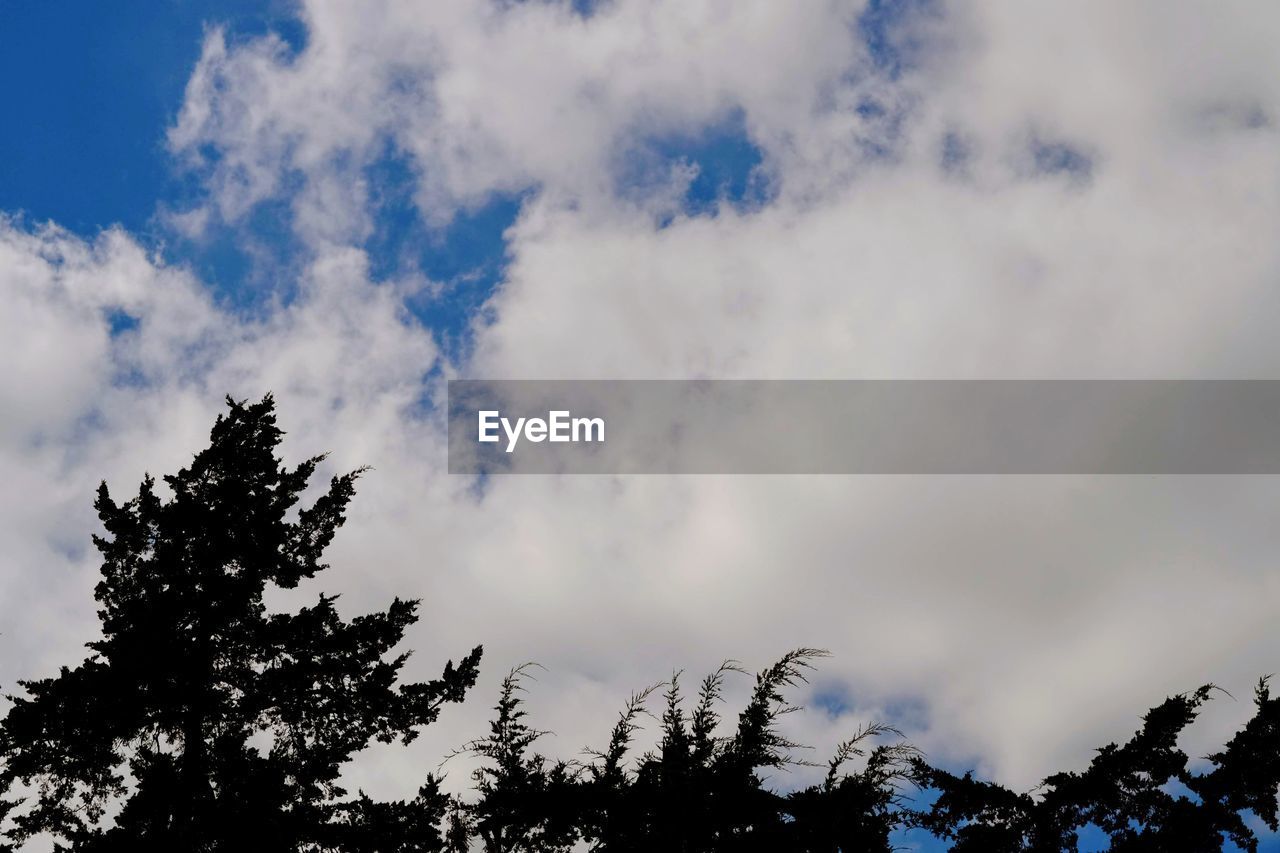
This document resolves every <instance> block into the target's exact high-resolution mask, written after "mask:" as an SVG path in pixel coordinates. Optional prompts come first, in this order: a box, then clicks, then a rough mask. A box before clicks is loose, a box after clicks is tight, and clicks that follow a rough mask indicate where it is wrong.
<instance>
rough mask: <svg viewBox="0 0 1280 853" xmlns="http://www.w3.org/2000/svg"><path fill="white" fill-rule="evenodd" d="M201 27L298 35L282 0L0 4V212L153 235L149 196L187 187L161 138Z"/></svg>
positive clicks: (89, 229)
mask: <svg viewBox="0 0 1280 853" xmlns="http://www.w3.org/2000/svg"><path fill="white" fill-rule="evenodd" d="M210 23H217V24H221V25H223V26H224V27H225V28H226V30H227V32H228V35H229V37H230V38H232V39H233V40H234V39H237V38H249V37H252V36H256V35H261V34H263V33H265V32H267V31H271V32H275V33H277V34H278V35H279V36H280V37H281V38H282V39H284V40H285V41H286V43H288V44H289V45H290V46H291V47H292V48H293V49H295V50H296V49H300V48H301V47H302V46H303V41H304V38H305V31H304V28H303V25H302V24H301V22H300V21H298V20H297V18H296V15H295V10H294V9H293V7H292V5H291V4H289V3H286V2H283V0H269V2H265V3H264V2H261V0H163V2H156V3H100V2H95V0H74V2H59V3H40V2H9V3H0V79H3V80H5V81H6V83H7V85H5V86H4V87H2V88H0V115H3V116H4V117H5V124H6V128H5V131H6V132H5V133H3V134H0V210H4V211H7V212H11V213H12V212H18V211H21V212H22V213H23V214H24V215H25V217H26V219H27V220H28V221H32V222H44V221H49V220H52V221H55V222H57V223H59V224H60V225H62V226H64V227H66V228H69V229H71V230H73V231H75V232H77V233H81V234H86V235H90V234H94V233H97V231H99V230H100V229H102V228H104V227H107V226H109V225H112V224H115V223H119V224H121V225H123V226H124V227H126V228H128V229H129V230H130V231H132V232H134V233H139V234H148V233H152V232H153V231H154V227H155V220H154V214H155V212H156V205H157V202H161V201H166V200H170V199H173V198H175V197H179V196H181V195H182V194H183V193H184V192H185V191H186V190H185V188H184V185H183V183H184V182H183V180H182V179H181V178H180V177H178V176H176V175H175V172H174V170H173V169H172V164H171V162H170V159H169V157H168V155H167V153H166V151H165V147H164V146H165V142H164V137H165V130H166V129H167V127H168V126H169V125H170V124H171V123H172V121H173V118H174V117H175V115H176V114H177V110H178V108H179V106H180V105H181V103H182V93H183V89H184V87H185V86H186V83H187V79H188V78H189V77H190V74H191V70H192V68H193V67H194V66H195V63H196V60H197V59H198V58H199V55H200V46H201V41H202V38H203V34H204V32H205V28H206V26H207V25H208V24H210Z"/></svg>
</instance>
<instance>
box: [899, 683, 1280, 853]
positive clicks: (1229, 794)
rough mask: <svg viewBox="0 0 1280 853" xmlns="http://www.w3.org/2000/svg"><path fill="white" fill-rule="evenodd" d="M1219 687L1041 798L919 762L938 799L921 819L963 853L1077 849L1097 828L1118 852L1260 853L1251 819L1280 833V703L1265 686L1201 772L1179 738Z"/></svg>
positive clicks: (1106, 750)
mask: <svg viewBox="0 0 1280 853" xmlns="http://www.w3.org/2000/svg"><path fill="white" fill-rule="evenodd" d="M1212 690H1213V688H1212V687H1211V686H1205V687H1201V688H1200V689H1199V690H1197V691H1195V692H1194V693H1187V694H1180V695H1178V696H1173V697H1170V698H1169V699H1166V700H1165V701H1164V702H1163V703H1161V704H1160V705H1158V706H1157V707H1155V708H1153V709H1152V710H1151V711H1150V712H1149V713H1148V714H1147V715H1146V717H1144V719H1143V726H1142V728H1141V729H1140V730H1139V731H1138V732H1137V734H1135V735H1134V737H1133V738H1132V739H1131V740H1129V741H1128V742H1127V743H1125V744H1124V745H1121V746H1118V745H1116V744H1114V743H1113V744H1109V745H1107V746H1104V747H1102V748H1101V749H1099V750H1098V754H1097V756H1096V757H1095V758H1094V759H1093V761H1092V763H1091V764H1090V765H1089V767H1088V768H1087V769H1086V770H1084V771H1083V772H1080V773H1056V774H1054V775H1052V776H1050V777H1048V778H1047V779H1045V781H1044V783H1043V785H1042V786H1041V788H1042V793H1040V794H1039V795H1038V796H1033V795H1032V794H1028V793H1018V792H1014V791H1010V790H1008V789H1006V788H1003V787H1001V786H999V785H995V784H992V783H989V782H982V781H979V780H976V779H974V778H973V776H972V775H971V774H966V775H964V776H955V775H953V774H951V773H948V772H946V771H943V770H938V769H935V768H932V767H929V766H928V765H926V764H924V763H923V762H917V772H918V777H919V779H920V781H921V782H922V783H923V784H925V785H928V786H929V787H932V788H935V789H937V791H938V793H939V796H938V799H937V800H936V801H935V802H934V804H933V806H932V807H931V808H930V809H929V810H927V811H925V812H922V813H920V814H919V815H918V817H917V823H918V825H919V826H921V827H923V828H925V829H927V830H929V831H930V832H932V833H934V834H935V835H937V836H939V837H941V838H944V839H948V840H951V841H953V842H954V844H953V846H952V848H951V849H952V850H955V851H983V853H1004V851H1010V853H1012V851H1019V853H1021V851H1037V853H1038V851H1046V853H1047V851H1053V852H1054V853H1057V851H1062V850H1075V849H1076V846H1077V833H1078V832H1079V831H1080V830H1082V829H1084V828H1085V827H1088V826H1092V827H1096V828H1097V829H1098V830H1101V831H1102V832H1103V833H1105V834H1106V835H1107V836H1108V837H1109V838H1110V842H1111V843H1110V847H1109V849H1110V850H1112V851H1116V853H1148V851H1149V853H1163V851H1171V850H1176V851H1186V853H1209V851H1219V850H1221V849H1222V847H1223V842H1224V839H1229V840H1230V841H1231V842H1232V843H1234V844H1235V845H1236V846H1237V847H1239V848H1241V849H1243V850H1248V851H1256V850H1257V849H1258V840H1257V837H1256V834H1255V833H1254V831H1253V829H1252V828H1251V827H1250V826H1249V824H1248V822H1247V821H1246V819H1245V817H1246V815H1248V814H1252V815H1253V816H1255V817H1256V818H1258V819H1260V820H1261V821H1262V822H1263V823H1265V824H1266V825H1267V826H1268V827H1270V828H1271V830H1272V831H1273V832H1274V831H1276V830H1277V829H1280V811H1278V808H1280V806H1278V804H1277V800H1276V794H1277V790H1280V697H1278V698H1273V697H1272V696H1271V692H1270V690H1269V689H1268V686H1267V682H1266V680H1265V679H1264V680H1262V681H1261V682H1259V684H1258V688H1257V691H1256V694H1255V697H1254V703H1255V712H1254V715H1253V717H1252V719H1250V720H1249V722H1248V723H1246V724H1245V726H1244V728H1242V729H1241V730H1240V731H1239V732H1237V733H1236V735H1235V736H1234V737H1233V738H1232V739H1231V740H1230V741H1229V742H1228V743H1227V745H1226V747H1225V748H1224V749H1223V750H1222V751H1220V752H1216V753H1214V754H1212V755H1209V756H1207V757H1206V764H1207V769H1205V770H1204V771H1203V772H1195V770H1194V769H1193V767H1192V763H1191V761H1190V759H1189V757H1188V756H1187V754H1186V753H1185V752H1183V751H1182V750H1181V749H1179V748H1178V744H1177V741H1178V736H1179V735H1180V734H1181V733H1182V731H1183V730H1184V729H1185V728H1186V727H1187V726H1188V725H1190V724H1191V722H1192V721H1194V720H1195V718H1196V715H1197V713H1198V712H1199V710H1200V706H1201V705H1203V704H1204V703H1205V701H1206V700H1207V699H1208V698H1209V696H1210V693H1211V692H1212Z"/></svg>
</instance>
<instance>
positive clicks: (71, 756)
mask: <svg viewBox="0 0 1280 853" xmlns="http://www.w3.org/2000/svg"><path fill="white" fill-rule="evenodd" d="M228 404H229V411H228V412H227V413H226V414H225V415H223V416H220V417H219V418H218V420H217V422H216V423H215V425H214V427H213V430H212V433H211V435H210V444H209V446H208V447H207V448H206V449H205V450H203V451H201V452H200V453H199V454H197V455H196V457H195V459H194V460H193V461H192V463H191V465H190V466H189V467H187V468H184V469H182V470H181V471H179V472H178V473H177V474H174V475H172V476H167V477H165V478H164V483H165V485H166V486H167V487H168V491H169V492H170V493H171V497H169V498H167V499H166V498H164V497H162V496H161V495H160V494H159V493H158V491H157V487H156V483H155V481H154V480H153V479H152V478H150V477H147V478H146V479H144V480H143V482H142V485H141V488H140V489H139V491H138V494H137V496H136V497H134V498H133V499H131V500H129V501H126V502H124V503H117V502H116V501H115V500H114V499H113V498H112V497H111V495H110V494H109V493H108V490H107V487H106V485H105V484H103V485H102V486H100V487H99V490H98V497H97V501H96V503H95V507H96V508H97V511H98V516H99V518H100V519H101V520H102V525H103V527H104V528H105V530H106V535H105V536H101V537H97V536H95V537H94V543H95V545H97V548H98V550H99V551H100V552H101V554H102V579H101V581H100V582H99V584H98V586H97V590H96V597H97V600H98V602H99V605H100V609H99V611H98V614H99V617H100V619H101V623H102V638H101V639H100V640H98V641H96V642H93V643H90V650H91V654H90V656H89V657H88V658H87V659H86V660H85V661H84V662H83V663H81V664H80V665H79V666H77V667H75V668H74V669H67V668H64V669H63V670H62V671H61V672H60V673H59V674H58V675H57V676H55V677H52V678H46V679H42V680H38V681H29V682H23V683H22V687H23V689H24V690H25V695H20V696H15V697H10V699H11V700H12V702H13V706H12V708H11V710H10V711H9V713H8V715H7V717H6V718H5V719H4V721H3V724H2V728H0V734H2V736H3V743H4V747H5V751H6V754H7V767H6V770H5V773H4V782H5V783H7V784H6V787H8V788H9V789H10V790H11V791H15V792H19V793H20V794H21V793H25V794H26V799H27V801H26V802H25V803H23V804H22V806H21V807H19V808H16V809H13V810H12V812H11V814H10V819H11V821H12V823H13V828H12V830H11V832H10V833H9V836H10V840H11V841H13V842H17V843H21V842H22V841H24V840H26V839H28V838H30V837H31V836H33V835H35V834H37V833H50V834H52V835H53V836H54V837H56V838H58V839H60V840H61V841H60V844H61V845H62V846H60V848H59V849H64V850H75V851H95V853H96V851H116V850H119V851H186V850H193V851H194V850H200V851H223V850H238V851H243V850H262V851H303V850H306V851H324V850H344V851H345V850H352V851H427V850H438V849H440V848H441V846H442V844H443V841H442V839H441V837H440V833H439V830H438V823H439V819H440V816H441V814H442V810H443V808H444V806H445V804H446V802H447V800H446V798H445V797H444V796H443V795H442V794H440V793H439V792H438V790H437V789H436V786H435V783H434V780H431V779H430V778H428V780H427V784H425V785H424V786H423V788H422V790H421V791H420V792H419V795H418V796H417V797H416V798H415V799H414V800H412V801H409V802H399V803H379V802H374V801H372V800H370V799H369V798H367V797H365V796H364V795H363V794H361V795H358V796H356V797H354V798H353V797H350V796H349V795H348V793H347V792H346V791H344V790H343V789H342V788H341V787H340V786H339V785H338V783H337V779H338V776H339V772H340V769H341V767H342V765H343V764H344V763H345V762H347V761H348V759H350V758H351V757H352V756H353V755H354V754H355V753H356V752H358V751H359V750H361V749H362V748H364V747H365V746H366V745H368V744H369V743H370V742H371V741H374V740H377V741H381V742H387V743H389V742H392V741H396V740H400V741H403V742H406V743H407V742H409V741H411V740H413V739H414V737H415V736H416V735H417V733H418V730H419V729H420V727H422V726H425V725H427V724H428V723H430V722H432V721H433V720H434V719H435V718H436V716H437V715H438V714H439V712H440V708H441V706H442V705H443V704H444V703H446V702H457V701H460V700H461V699H462V698H463V695H464V693H465V692H466V690H467V689H468V688H469V687H470V686H472V685H473V684H474V682H475V679H476V673H477V667H478V663H479V657H480V649H479V648H476V649H474V650H473V651H471V652H470V653H469V654H468V655H466V656H465V657H464V658H463V659H462V660H461V662H460V663H459V664H458V665H457V666H456V667H455V666H454V665H453V663H452V662H450V663H449V664H448V665H446V666H445V668H444V671H443V673H442V674H441V676H440V677H439V678H438V679H435V680H432V681H429V682H426V683H404V684H402V683H399V672H400V669H401V667H402V666H403V664H404V662H405V660H406V658H407V654H396V655H393V654H392V649H393V648H394V647H395V646H396V645H397V644H398V643H399V642H400V640H401V638H402V636H403V635H404V632H405V629H406V628H407V627H408V626H409V625H411V624H412V623H413V622H414V621H415V620H416V619H417V602H415V601H401V600H398V599H397V600H395V601H393V602H392V603H391V605H390V607H389V608H388V609H387V610H386V611H384V612H380V613H373V614H370V615H367V616H361V617H357V618H355V619H352V620H350V621H346V620H344V619H343V618H342V617H341V616H339V614H338V612H337V610H336V608H335V606H334V601H335V598H336V597H335V596H327V595H323V594H322V595H320V596H319V599H318V600H317V601H316V603H315V604H314V605H313V606H310V607H305V608H303V609H301V610H299V611H298V612H296V613H271V612H268V611H267V609H266V607H265V606H264V604H263V595H264V593H265V592H266V591H267V590H268V589H269V588H271V587H281V588H291V587H295V586H297V584H298V583H299V582H300V581H302V580H304V579H307V578H312V577H314V576H315V575H317V574H318V573H320V572H322V571H323V570H324V569H325V568H326V565H325V564H324V563H323V562H321V557H322V554H323V552H324V550H325V548H326V546H328V544H329V543H330V541H331V540H332V539H333V536H334V533H335V531H336V530H337V529H338V528H339V527H340V526H341V525H342V523H343V521H344V518H345V516H344V513H345V510H346V507H347V504H348V502H349V501H350V500H351V498H352V495H353V493H354V487H355V482H356V478H357V477H358V475H359V473H360V472H353V473H350V474H345V475H343V476H339V477H335V478H333V479H332V481H331V482H330V484H329V488H328V490H327V491H325V492H324V493H323V494H321V495H320V496H319V497H318V498H317V499H316V500H315V502H314V503H312V504H311V505H310V506H304V507H301V508H299V507H298V504H299V496H300V494H301V493H302V491H303V490H304V489H305V488H306V486H307V484H308V481H309V480H310V479H311V478H312V475H313V474H314V473H315V471H316V467H317V465H318V464H319V463H320V461H321V460H322V458H323V457H314V458H311V459H308V460H307V461H305V462H303V463H302V464H301V465H299V466H297V467H296V468H292V469H290V468H286V467H284V466H283V465H282V463H281V461H280V460H279V458H277V456H276V449H277V446H278V445H279V443H280V440H281V437H282V432H281V430H280V429H279V428H278V427H277V426H276V418H275V411H274V404H273V401H272V399H271V397H270V396H268V397H267V398H265V399H263V400H262V401H261V402H258V403H255V404H252V405H245V404H243V403H237V402H235V401H232V400H228Z"/></svg>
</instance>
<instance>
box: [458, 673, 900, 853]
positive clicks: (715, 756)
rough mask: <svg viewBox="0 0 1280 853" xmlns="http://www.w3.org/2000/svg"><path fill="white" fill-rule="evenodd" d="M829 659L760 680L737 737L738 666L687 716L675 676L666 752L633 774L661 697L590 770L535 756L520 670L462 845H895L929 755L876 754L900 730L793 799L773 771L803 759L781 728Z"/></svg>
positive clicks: (465, 811) (831, 852) (620, 727)
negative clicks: (903, 801) (724, 726)
mask: <svg viewBox="0 0 1280 853" xmlns="http://www.w3.org/2000/svg"><path fill="white" fill-rule="evenodd" d="M823 654H824V653H823V652H821V651H819V650H816V649H799V650H797V651H794V652H791V653H790V654H788V655H786V656H785V657H783V658H782V660H780V661H779V662H778V663H776V664H774V665H773V666H771V667H769V668H768V669H766V670H765V671H764V672H762V673H760V674H759V675H758V676H757V678H756V684H755V688H754V690H753V691H752V693H751V697H750V699H749V701H748V703H747V705H746V707H745V708H744V709H743V711H742V712H741V713H740V714H739V716H738V720H737V726H736V727H735V728H734V729H733V730H732V732H731V733H730V734H728V735H726V736H718V735H717V734H716V730H717V728H718V727H719V724H720V717H719V714H718V712H717V708H716V706H717V705H718V703H719V702H720V701H721V694H722V689H723V682H724V678H725V676H726V675H727V674H728V673H731V672H736V671H739V670H738V668H737V666H736V665H734V664H732V663H729V664H725V665H724V666H722V667H721V668H720V669H719V670H717V671H716V672H715V673H712V674H711V675H710V676H708V677H707V678H705V679H704V680H703V682H702V685H701V689H700V690H699V692H698V698H697V701H696V703H695V705H694V707H693V709H692V711H691V712H688V713H686V711H685V709H684V703H683V699H682V696H681V692H680V684H679V675H678V674H677V675H676V676H675V677H673V678H672V680H671V682H670V684H669V685H668V686H667V690H666V693H665V702H664V705H665V709H664V711H663V714H662V717H661V738H660V741H659V744H658V746H657V748H656V749H655V750H654V751H652V752H647V753H645V754H643V755H641V756H639V757H638V758H637V759H636V761H635V766H634V767H628V763H629V761H628V754H629V752H630V750H631V747H632V744H633V742H634V739H635V736H636V733H637V731H638V729H639V724H640V721H641V719H642V717H643V716H644V715H646V714H647V713H648V712H647V711H646V710H645V704H646V702H647V700H648V699H649V698H650V697H651V695H652V694H653V692H654V690H655V688H650V689H648V690H644V691H641V692H639V693H637V694H635V695H633V696H632V697H631V699H630V700H629V701H628V702H627V704H626V706H625V708H624V709H623V711H622V712H621V713H620V715H619V718H618V720H617V722H616V723H615V725H614V727H613V730H612V732H611V734H610V739H609V745H608V746H607V747H606V748H605V749H604V750H600V751H595V752H593V753H592V754H593V755H594V760H593V761H592V762H591V763H590V764H588V765H586V766H585V767H580V768H579V767H575V766H572V765H568V764H565V763H563V762H550V761H548V760H547V759H545V758H543V757H542V756H540V755H537V754H535V753H532V751H531V745H532V744H533V742H534V741H535V740H536V739H537V738H538V737H539V736H540V735H541V734H542V733H541V732H537V731H535V730H532V729H530V728H528V727H527V726H526V725H525V724H524V722H523V718H524V711H523V710H522V709H521V707H520V706H521V697H520V695H519V684H518V681H519V679H520V677H521V675H522V674H523V670H516V671H515V672H513V673H512V675H511V676H509V677H508V679H507V680H506V681H504V683H503V689H502V695H501V699H500V701H499V704H498V707H497V712H498V714H497V718H496V719H495V720H494V722H493V724H492V727H491V734H490V736H489V737H488V738H486V739H483V740H481V741H477V742H474V743H472V744H469V745H468V747H467V749H468V750H469V751H470V752H471V753H473V754H475V755H478V756H480V757H481V758H482V759H484V760H485V764H484V767H483V769H482V770H481V771H479V773H478V774H477V779H478V781H479V783H480V784H479V785H478V787H477V792H478V793H479V795H480V796H479V800H478V801H477V802H475V803H473V804H470V805H466V806H462V807H461V814H460V816H459V817H458V818H457V819H456V820H455V827H458V828H460V829H461V830H462V831H460V832H459V834H458V836H457V838H458V841H457V844H458V847H457V848H456V849H457V850H459V851H461V850H465V849H467V847H466V843H467V842H466V841H465V840H464V839H466V838H479V839H480V840H481V841H482V843H483V844H484V850H485V851H486V853H499V851H504V852H505V851H533V850H539V851H541V850H546V851H556V850H567V849H570V845H571V844H572V843H573V842H574V841H575V840H577V841H580V842H584V843H585V844H586V846H587V847H588V848H589V849H591V850H596V851H608V853H620V851H636V853H639V851H646V853H648V851H671V853H721V851H724V852H725V853H730V851H732V853H738V851H743V853H746V852H747V851H753V852H754V851H761V853H763V852H764V851H769V853H779V851H796V853H807V851H815V853H816V851H823V853H835V851H838V850H843V851H877V850H889V849H891V848H890V844H889V834H890V832H891V831H892V830H893V829H894V828H895V826H896V825H897V823H898V821H899V817H900V815H899V810H900V808H899V807H900V804H899V802H898V787H899V786H900V785H901V784H904V783H906V782H908V781H909V778H910V770H911V760H912V759H913V758H915V757H916V756H917V755H918V753H917V752H916V751H915V750H913V749H911V748H910V747H908V746H906V745H904V744H901V743H892V744H882V745H879V746H876V747H874V748H872V749H870V750H869V751H868V750H867V749H866V746H867V742H868V741H870V740H873V739H875V738H878V737H880V736H883V735H887V734H893V735H896V734H897V733H896V732H895V731H894V730H892V729H890V728H888V727H882V726H870V727H867V728H864V729H863V730H862V731H861V732H859V733H858V734H857V735H856V736H855V737H854V738H853V739H851V740H850V741H848V742H847V743H846V744H844V745H842V746H841V747H840V749H839V751H838V754H837V756H836V757H835V758H834V759H833V760H832V762H831V763H830V765H829V767H828V773H827V777H826V779H825V780H824V781H823V782H822V783H821V784H819V785H816V786H813V787H810V788H807V789H804V790H802V791H797V792H794V793H791V794H782V793H779V792H777V791H774V790H771V789H770V788H769V787H768V782H769V781H770V780H768V779H767V778H766V776H765V775H764V774H765V773H767V772H768V771H773V770H780V769H782V768H784V767H786V766H788V765H790V764H795V763H801V762H797V761H796V759H794V758H793V757H792V750H793V749H794V748H795V747H796V745H795V744H793V743H791V742H790V741H789V740H788V739H787V738H786V737H784V736H783V735H782V734H781V732H780V730H779V727H778V724H779V721H780V719H781V718H782V716H783V715H785V714H787V713H789V712H790V711H792V710H794V708H793V706H791V705H789V704H788V703H787V702H786V700H785V698H784V696H783V691H784V690H785V689H786V688H787V687H791V686H794V685H796V684H797V683H798V682H800V681H802V680H803V679H804V671H805V670H806V669H807V668H808V667H809V665H810V661H811V660H813V659H814V658H815V657H818V656H821V655H823ZM857 757H863V758H865V759H866V761H865V762H864V766H863V768H862V769H861V770H860V771H857V772H848V771H847V770H846V764H847V762H849V761H850V760H851V759H854V758H857Z"/></svg>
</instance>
